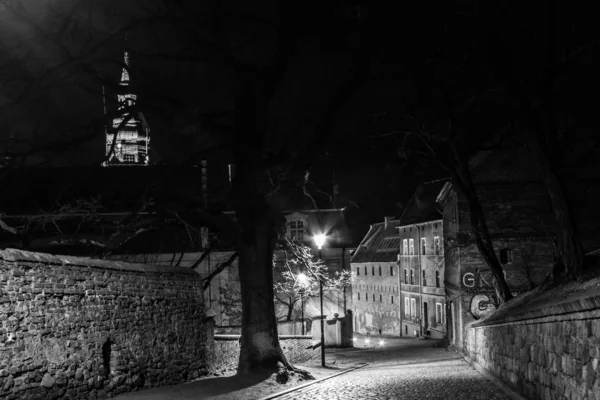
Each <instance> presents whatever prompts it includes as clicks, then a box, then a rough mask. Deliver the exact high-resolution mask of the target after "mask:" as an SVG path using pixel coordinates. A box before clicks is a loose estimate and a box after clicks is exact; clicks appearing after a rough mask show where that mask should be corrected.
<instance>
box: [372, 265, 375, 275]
mask: <svg viewBox="0 0 600 400" xmlns="http://www.w3.org/2000/svg"><path fill="white" fill-rule="evenodd" d="M371 275H373V276H375V266H374V265H372V266H371Z"/></svg>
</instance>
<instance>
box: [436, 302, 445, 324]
mask: <svg viewBox="0 0 600 400" xmlns="http://www.w3.org/2000/svg"><path fill="white" fill-rule="evenodd" d="M443 312H444V309H443V308H442V303H435V322H436V323H438V324H441V323H442V321H443Z"/></svg>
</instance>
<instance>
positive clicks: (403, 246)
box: [402, 229, 408, 256]
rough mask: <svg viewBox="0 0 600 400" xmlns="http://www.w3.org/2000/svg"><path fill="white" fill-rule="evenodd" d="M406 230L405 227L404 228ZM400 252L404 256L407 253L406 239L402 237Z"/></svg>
mask: <svg viewBox="0 0 600 400" xmlns="http://www.w3.org/2000/svg"><path fill="white" fill-rule="evenodd" d="M405 231H406V229H405ZM402 250H403V251H402V254H404V255H405V256H407V255H408V240H407V239H403V240H402Z"/></svg>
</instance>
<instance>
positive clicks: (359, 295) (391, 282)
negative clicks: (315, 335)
mask: <svg viewBox="0 0 600 400" xmlns="http://www.w3.org/2000/svg"><path fill="white" fill-rule="evenodd" d="M399 223H400V221H399V220H397V219H393V217H386V218H385V221H384V222H380V223H376V224H373V225H371V227H370V228H369V231H368V232H367V234H366V236H365V237H364V238H363V240H362V241H361V243H360V244H359V246H358V247H357V249H356V251H355V252H354V255H353V256H352V258H351V260H350V265H351V270H352V272H353V273H354V275H355V278H354V282H353V284H352V310H353V314H354V330H355V331H356V332H359V333H372V334H380V335H382V334H385V335H399V334H400V294H399V291H400V287H399V276H398V264H397V262H398V248H399V238H398V230H397V229H396V228H397V227H398V225H399Z"/></svg>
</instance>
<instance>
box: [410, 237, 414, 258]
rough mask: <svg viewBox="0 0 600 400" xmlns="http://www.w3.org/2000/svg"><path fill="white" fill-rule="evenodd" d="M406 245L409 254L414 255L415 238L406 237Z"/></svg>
mask: <svg viewBox="0 0 600 400" xmlns="http://www.w3.org/2000/svg"><path fill="white" fill-rule="evenodd" d="M408 247H409V249H408V250H409V254H410V255H411V256H414V255H415V239H408Z"/></svg>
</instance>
